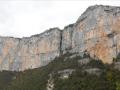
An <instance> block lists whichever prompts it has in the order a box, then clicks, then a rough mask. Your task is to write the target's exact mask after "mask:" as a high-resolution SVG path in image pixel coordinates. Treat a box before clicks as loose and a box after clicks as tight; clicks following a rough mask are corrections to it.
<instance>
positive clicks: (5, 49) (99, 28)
mask: <svg viewBox="0 0 120 90" xmlns="http://www.w3.org/2000/svg"><path fill="white" fill-rule="evenodd" d="M66 52H70V53H78V54H79V55H83V54H84V53H87V54H89V55H90V56H91V57H92V58H97V59H100V60H102V61H103V62H104V63H112V61H113V58H115V57H116V56H117V55H118V54H119V53H120V7H113V6H102V5H95V6H91V7H89V8H88V9H87V10H86V11H85V12H84V13H83V14H82V15H81V16H80V17H79V18H78V20H77V22H76V23H75V24H71V25H68V26H66V27H65V28H64V29H63V30H60V29H58V28H52V29H50V30H47V31H45V32H43V33H41V34H38V35H34V36H31V37H24V38H13V37H0V70H11V71H23V70H26V69H31V68H37V67H41V66H44V65H47V64H48V63H49V62H50V61H51V60H54V58H55V57H58V56H60V55H61V54H65V53H66Z"/></svg>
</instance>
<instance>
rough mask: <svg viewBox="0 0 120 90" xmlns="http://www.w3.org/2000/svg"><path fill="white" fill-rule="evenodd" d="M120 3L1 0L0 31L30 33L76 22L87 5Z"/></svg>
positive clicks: (115, 2) (114, 2)
mask: <svg viewBox="0 0 120 90" xmlns="http://www.w3.org/2000/svg"><path fill="white" fill-rule="evenodd" d="M95 4H98V5H99V4H102V5H112V6H120V1H119V0H79V1H78V0H42V1H41V0H0V35H1V36H14V37H23V36H24V37H26V36H27V37H28V36H31V35H34V34H39V33H41V32H43V31H45V30H47V29H49V28H53V27H59V28H61V29H63V28H64V26H66V25H68V24H72V23H75V22H76V20H77V19H78V17H79V16H80V15H81V14H82V13H83V12H84V11H85V10H86V8H87V7H88V6H91V5H95Z"/></svg>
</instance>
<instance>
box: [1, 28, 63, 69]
mask: <svg viewBox="0 0 120 90" xmlns="http://www.w3.org/2000/svg"><path fill="white" fill-rule="evenodd" d="M60 37H61V30H59V29H58V28H53V29H50V30H48V31H46V32H44V33H42V34H40V35H34V36H31V37H29V38H22V39H15V38H8V37H1V38H0V69H1V70H13V71H19V70H20V71H21V70H22V71H23V70H25V69H31V68H37V67H41V66H44V65H46V64H48V63H49V62H50V61H51V60H53V59H54V58H55V57H57V56H59V54H60V41H61V40H60V39H61V38H60Z"/></svg>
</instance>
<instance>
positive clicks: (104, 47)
mask: <svg viewBox="0 0 120 90" xmlns="http://www.w3.org/2000/svg"><path fill="white" fill-rule="evenodd" d="M119 40H120V7H113V6H102V5H100V6H98V5H96V6H91V7H89V8H88V9H87V10H86V11H85V12H84V13H83V14H82V15H81V17H80V18H79V19H78V20H77V22H76V24H75V26H74V30H73V39H72V48H73V51H74V52H84V51H86V52H88V53H89V54H90V56H91V57H93V58H98V59H100V60H102V61H103V62H104V63H112V60H113V57H116V56H117V55H118V54H119V51H120V41H119Z"/></svg>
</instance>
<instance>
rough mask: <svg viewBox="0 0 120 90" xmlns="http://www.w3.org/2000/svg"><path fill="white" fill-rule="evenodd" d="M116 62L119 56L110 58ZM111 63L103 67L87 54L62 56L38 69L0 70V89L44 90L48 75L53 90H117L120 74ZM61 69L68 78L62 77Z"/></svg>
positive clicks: (119, 85) (119, 89) (118, 88)
mask: <svg viewBox="0 0 120 90" xmlns="http://www.w3.org/2000/svg"><path fill="white" fill-rule="evenodd" d="M72 56H73V57H72ZM82 60H83V62H82ZM86 60H87V61H86ZM84 61H85V62H84ZM81 62H82V63H81ZM116 62H119V56H118V57H117V58H114V63H116ZM114 63H113V64H111V65H109V64H103V63H102V62H101V61H100V60H94V59H92V58H90V57H89V55H83V56H82V57H81V56H78V55H75V54H70V53H66V54H65V55H62V56H60V57H57V58H55V60H53V61H52V62H51V63H49V64H48V65H47V66H44V67H41V68H36V69H32V70H26V71H23V72H10V71H1V72H0V90H47V83H48V79H50V75H51V76H52V77H51V81H52V82H53V87H54V88H53V90H120V71H119V69H116V68H115V64H114ZM65 70H66V71H67V73H68V77H64V74H65V72H64V71H65ZM71 72H72V73H71ZM48 88H49V87H48ZM51 88H52V87H51ZM51 90H52V89H51Z"/></svg>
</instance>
